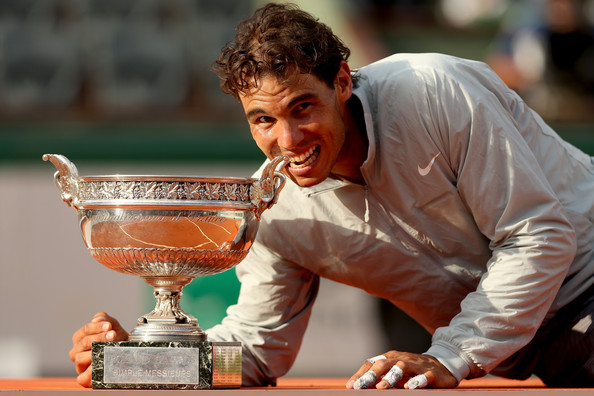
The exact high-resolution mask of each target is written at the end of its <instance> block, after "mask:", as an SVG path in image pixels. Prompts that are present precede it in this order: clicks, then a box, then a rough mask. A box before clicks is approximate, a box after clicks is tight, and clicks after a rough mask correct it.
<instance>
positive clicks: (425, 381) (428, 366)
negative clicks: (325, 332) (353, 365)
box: [346, 351, 458, 389]
mask: <svg viewBox="0 0 594 396" xmlns="http://www.w3.org/2000/svg"><path fill="white" fill-rule="evenodd" d="M369 360H371V362H370V361H369ZM369 360H368V361H366V362H365V363H364V364H363V365H362V366H361V368H360V369H359V371H357V373H356V374H355V375H353V376H352V377H351V378H350V379H349V381H348V382H347V384H346V387H347V388H348V389H360V388H372V387H376V388H377V389H389V388H408V389H414V388H417V387H418V388H424V387H428V388H454V387H456V386H457V385H458V381H457V380H456V378H455V377H454V376H453V375H452V374H451V373H450V371H449V370H448V369H447V368H445V366H444V365H442V364H441V363H440V362H439V361H438V360H437V359H435V358H434V357H433V356H428V355H419V354H416V353H408V352H398V351H390V352H386V353H384V354H383V355H379V356H376V357H375V358H372V359H369ZM423 376H424V377H423Z"/></svg>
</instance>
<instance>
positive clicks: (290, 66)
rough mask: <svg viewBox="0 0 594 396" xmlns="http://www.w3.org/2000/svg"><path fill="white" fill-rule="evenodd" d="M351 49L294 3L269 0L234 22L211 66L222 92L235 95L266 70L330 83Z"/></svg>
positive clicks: (268, 73) (284, 77) (282, 76)
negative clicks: (231, 33) (231, 35)
mask: <svg viewBox="0 0 594 396" xmlns="http://www.w3.org/2000/svg"><path fill="white" fill-rule="evenodd" d="M350 53H351V51H350V50H349V49H348V48H347V47H346V46H345V45H344V44H343V43H342V41H341V40H340V39H339V38H338V37H337V36H336V35H334V33H333V32H332V30H331V29H330V28H329V27H328V26H326V25H325V24H323V23H321V22H319V21H318V19H316V18H314V17H313V16H312V15H310V14H308V13H307V12H305V11H302V10H300V9H299V8H298V7H297V6H296V5H294V4H276V3H270V4H267V5H266V6H264V7H262V8H260V9H258V10H256V11H255V12H254V14H253V15H252V16H251V17H250V18H248V19H246V20H244V21H243V22H241V23H240V24H239V25H238V26H237V33H236V35H235V39H234V41H232V42H230V43H229V44H227V45H226V46H225V47H224V48H223V49H222V52H221V56H220V57H219V59H218V60H217V61H216V62H215V63H214V64H213V70H214V71H215V73H216V74H217V75H218V76H219V78H220V79H221V89H222V90H223V92H225V93H227V94H230V95H232V96H233V97H235V98H236V99H238V100H239V94H240V93H246V92H247V91H249V90H250V89H251V88H253V87H257V86H258V82H259V80H261V79H262V77H265V76H274V77H275V78H278V79H279V81H281V82H286V81H288V79H290V78H291V76H293V75H294V74H295V73H309V74H313V75H315V76H317V77H318V78H319V79H320V80H321V81H323V82H325V83H326V84H327V85H328V86H329V87H330V88H333V87H334V79H335V77H336V75H337V74H338V71H339V70H340V65H341V63H342V61H345V62H346V61H347V60H348V58H349V56H350Z"/></svg>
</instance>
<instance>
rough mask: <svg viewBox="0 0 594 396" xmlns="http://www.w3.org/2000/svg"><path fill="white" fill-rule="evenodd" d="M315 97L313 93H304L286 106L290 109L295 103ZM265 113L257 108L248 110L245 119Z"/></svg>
mask: <svg viewBox="0 0 594 396" xmlns="http://www.w3.org/2000/svg"><path fill="white" fill-rule="evenodd" d="M316 97H317V96H316V95H314V94H313V93H304V94H302V95H299V96H296V97H294V98H293V99H291V101H290V102H289V104H288V106H287V107H289V108H292V107H293V106H295V105H296V104H297V103H299V102H303V101H306V100H309V99H312V98H316ZM265 113H266V112H265V111H264V109H261V108H259V107H257V108H255V109H252V110H250V111H249V112H248V113H247V114H246V117H247V119H248V120H249V119H250V118H252V117H255V116H257V115H259V114H265Z"/></svg>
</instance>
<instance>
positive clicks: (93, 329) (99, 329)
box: [72, 321, 113, 345]
mask: <svg viewBox="0 0 594 396" xmlns="http://www.w3.org/2000/svg"><path fill="white" fill-rule="evenodd" d="M112 328H113V325H112V323H111V322H108V321H97V322H89V323H87V324H85V325H84V326H83V327H81V328H80V329H79V330H77V331H76V332H75V333H74V335H73V336H72V344H74V345H76V344H78V343H79V342H80V341H81V340H82V339H83V338H85V337H87V336H89V335H94V334H100V333H105V332H106V331H109V330H111V329H112Z"/></svg>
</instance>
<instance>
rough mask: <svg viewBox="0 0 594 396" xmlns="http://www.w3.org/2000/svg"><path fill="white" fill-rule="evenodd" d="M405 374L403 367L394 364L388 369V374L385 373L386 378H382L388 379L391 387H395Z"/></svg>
mask: <svg viewBox="0 0 594 396" xmlns="http://www.w3.org/2000/svg"><path fill="white" fill-rule="evenodd" d="M403 376H404V372H403V371H402V369H401V368H400V367H398V366H397V365H393V366H392V368H391V369H390V371H388V372H387V373H386V375H384V378H382V380H384V381H386V382H387V383H388V385H390V388H393V387H395V386H396V384H397V383H398V382H399V381H400V380H401V379H402V377H403Z"/></svg>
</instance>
